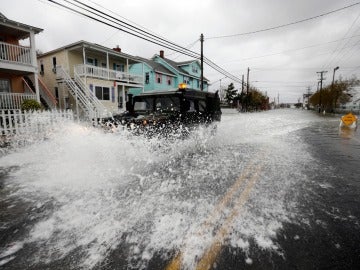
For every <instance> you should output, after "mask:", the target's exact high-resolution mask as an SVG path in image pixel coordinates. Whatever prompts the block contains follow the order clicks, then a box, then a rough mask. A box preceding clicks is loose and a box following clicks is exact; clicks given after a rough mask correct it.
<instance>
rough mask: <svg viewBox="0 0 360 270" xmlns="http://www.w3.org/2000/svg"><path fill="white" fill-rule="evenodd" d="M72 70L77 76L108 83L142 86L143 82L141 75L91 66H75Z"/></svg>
mask: <svg viewBox="0 0 360 270" xmlns="http://www.w3.org/2000/svg"><path fill="white" fill-rule="evenodd" d="M74 70H75V72H76V73H77V74H78V75H79V76H89V77H94V78H99V79H104V80H110V81H122V82H126V83H135V84H143V81H144V77H143V76H141V75H135V74H131V73H127V72H122V71H116V70H111V69H107V68H101V67H96V66H92V65H76V66H75V68H74Z"/></svg>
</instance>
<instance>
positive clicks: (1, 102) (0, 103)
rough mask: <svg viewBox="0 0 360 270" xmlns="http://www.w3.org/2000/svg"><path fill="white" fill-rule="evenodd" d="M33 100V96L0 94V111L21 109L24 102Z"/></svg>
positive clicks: (27, 94) (34, 96)
mask: <svg viewBox="0 0 360 270" xmlns="http://www.w3.org/2000/svg"><path fill="white" fill-rule="evenodd" d="M27 99H34V100H36V95H35V94H29V93H26V94H22V93H0V109H17V110H19V109H21V104H22V103H23V101H24V100H27Z"/></svg>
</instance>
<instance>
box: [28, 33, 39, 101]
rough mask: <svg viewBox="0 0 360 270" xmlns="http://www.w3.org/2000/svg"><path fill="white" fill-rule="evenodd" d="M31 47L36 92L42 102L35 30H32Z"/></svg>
mask: <svg viewBox="0 0 360 270" xmlns="http://www.w3.org/2000/svg"><path fill="white" fill-rule="evenodd" d="M30 48H31V63H32V66H33V67H34V70H35V71H34V80H35V93H36V100H37V102H39V103H40V91H39V77H38V65H37V58H36V46H35V34H34V32H32V31H31V32H30Z"/></svg>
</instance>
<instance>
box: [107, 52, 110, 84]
mask: <svg viewBox="0 0 360 270" xmlns="http://www.w3.org/2000/svg"><path fill="white" fill-rule="evenodd" d="M106 69H107V74H108V80H110V70H109V53H108V52H106Z"/></svg>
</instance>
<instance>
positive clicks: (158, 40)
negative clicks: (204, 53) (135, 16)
mask: <svg viewBox="0 0 360 270" xmlns="http://www.w3.org/2000/svg"><path fill="white" fill-rule="evenodd" d="M48 1H49V2H51V3H53V4H55V5H58V6H61V7H64V8H66V9H68V10H70V11H72V12H75V13H77V14H79V15H81V16H84V17H87V18H89V19H91V20H94V21H97V22H99V23H102V24H105V25H107V26H109V27H112V28H115V29H118V30H120V31H122V32H125V33H127V34H130V35H132V36H135V37H137V38H140V39H143V40H145V41H148V42H151V43H153V44H156V45H159V46H162V47H164V48H167V49H170V50H172V51H175V52H178V53H181V54H184V55H187V56H189V57H191V58H195V59H200V54H199V53H196V52H193V51H191V50H189V49H186V48H184V47H182V46H180V45H177V44H175V43H174V42H171V41H169V40H166V39H164V38H162V37H159V36H157V35H154V34H151V33H149V32H147V31H145V30H142V29H140V28H139V27H135V26H133V25H131V24H129V23H126V22H124V21H122V20H119V19H117V18H115V17H113V16H111V15H109V14H107V13H105V12H102V11H100V10H98V9H96V8H93V7H91V6H89V5H87V4H84V3H82V2H81V1H78V0H73V1H74V2H76V3H77V4H75V3H72V2H70V1H68V0H63V1H64V2H66V3H68V4H70V5H72V6H73V7H70V6H68V5H64V4H62V3H59V2H58V1H55V0H48ZM74 7H75V8H74ZM89 13H90V14H89ZM91 14H92V15H91ZM204 63H205V64H207V65H208V66H210V67H211V68H213V69H215V70H216V71H217V72H219V73H221V74H223V75H225V76H227V77H229V78H231V79H233V80H234V81H237V82H240V81H241V80H240V79H239V78H237V77H236V76H234V75H232V74H231V73H229V72H227V71H226V70H225V69H223V68H221V67H220V66H218V65H217V64H215V63H214V62H212V61H211V60H209V59H208V58H206V57H204Z"/></svg>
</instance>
